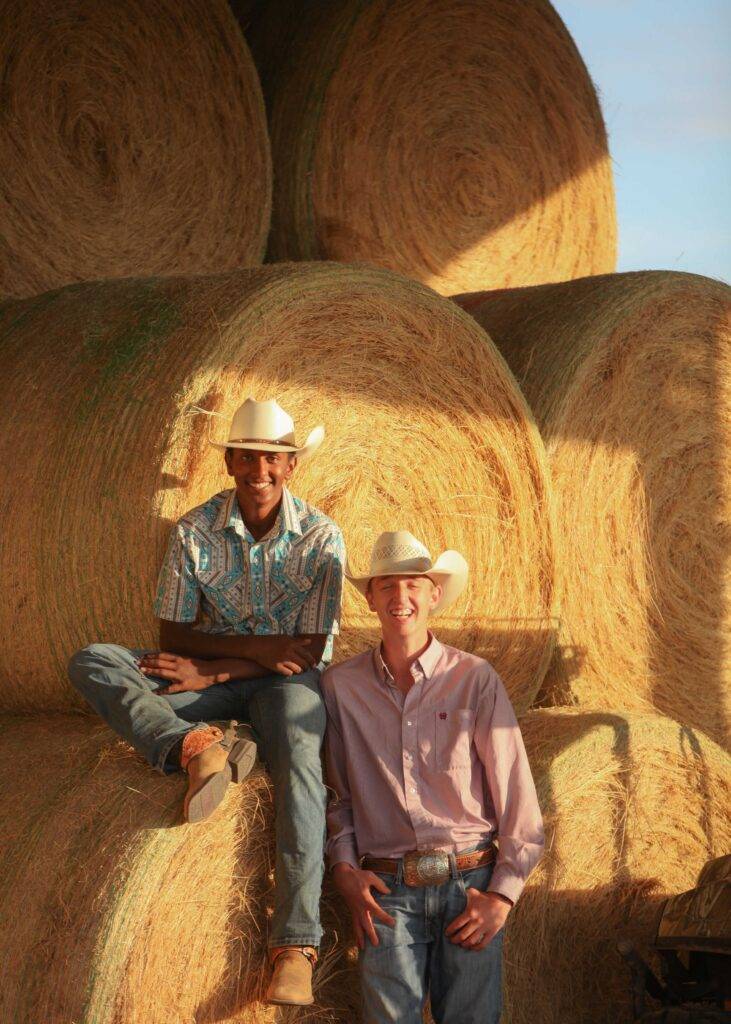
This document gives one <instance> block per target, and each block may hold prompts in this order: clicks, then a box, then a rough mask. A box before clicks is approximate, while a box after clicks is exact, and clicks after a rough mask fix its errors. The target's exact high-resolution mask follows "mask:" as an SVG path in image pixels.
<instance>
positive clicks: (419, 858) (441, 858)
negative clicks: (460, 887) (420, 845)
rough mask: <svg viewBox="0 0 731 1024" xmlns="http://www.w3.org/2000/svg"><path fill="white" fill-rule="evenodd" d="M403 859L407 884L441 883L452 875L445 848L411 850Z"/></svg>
mask: <svg viewBox="0 0 731 1024" xmlns="http://www.w3.org/2000/svg"><path fill="white" fill-rule="evenodd" d="M403 861H404V882H405V883H406V885H412V886H419V885H441V884H442V882H446V881H447V879H448V878H450V877H451V875H452V870H451V866H450V863H449V854H448V853H447V852H446V851H445V850H411V851H410V852H409V853H405V854H404V858H403Z"/></svg>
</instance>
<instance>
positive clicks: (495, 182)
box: [248, 0, 616, 294]
mask: <svg viewBox="0 0 731 1024" xmlns="http://www.w3.org/2000/svg"><path fill="white" fill-rule="evenodd" d="M248 37H249V41H250V44H251V47H252V53H253V54H254V59H255V61H256V62H257V66H258V68H259V72H260V75H261V80H262V87H263V89H264V95H265V99H266V101H267V108H268V111H269V124H270V133H271V138H272V157H273V162H274V167H275V176H274V178H275V180H274V190H275V192H274V207H273V214H272V217H273V219H272V233H271V236H270V244H269V256H270V258H272V259H335V260H346V261H349V260H363V261H366V262H368V263H372V264H375V265H377V266H382V267H387V268H389V269H391V270H397V271H399V272H400V273H403V274H406V275H408V276H410V277H413V278H415V279H417V280H420V281H423V282H424V283H426V284H429V285H430V286H431V287H433V288H435V289H436V290H437V291H439V292H441V293H442V294H450V293H452V292H455V291H459V290H462V291H465V290H468V289H470V288H478V287H479V288H484V287H494V288H495V287H505V286H517V285H527V284H537V283H542V282H544V281H560V280H566V279H567V278H573V277H579V276H582V275H584V274H593V273H603V272H606V271H611V270H613V269H614V266H615V256H616V253H615V250H616V225H615V212H614V192H613V184H612V173H611V166H610V160H609V155H608V151H607V140H606V134H605V130H604V124H603V121H602V117H601V112H600V109H599V104H598V102H597V98H596V94H595V92H594V88H593V86H592V83H591V80H590V78H589V75H588V73H587V71H586V68H585V66H584V64H583V61H582V60H581V57H580V55H579V53H578V51H577V50H576V47H575V45H574V43H573V41H572V39H571V37H570V35H569V34H568V32H567V30H566V28H565V26H564V25H563V23H562V22H561V19H560V18H559V17H558V15H557V14H556V12H555V11H554V10H553V8H552V7H551V5H550V4H549V3H548V2H547V0H526V2H523V3H521V4H520V5H519V8H517V9H516V6H515V3H514V2H513V0H489V2H485V0H406V2H402V3H398V4H393V3H389V2H388V0H336V2H335V3H328V4H323V3H319V2H317V0H309V2H306V3H304V4H303V3H301V2H295V0H276V2H270V3H267V4H265V5H260V7H259V8H258V10H255V12H254V14H253V16H252V25H251V29H250V31H249V36H248Z"/></svg>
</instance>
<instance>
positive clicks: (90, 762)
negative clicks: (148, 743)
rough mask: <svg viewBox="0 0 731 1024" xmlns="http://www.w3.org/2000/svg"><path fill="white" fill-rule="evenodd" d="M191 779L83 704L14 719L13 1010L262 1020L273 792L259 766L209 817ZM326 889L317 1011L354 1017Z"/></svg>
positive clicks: (5, 845)
mask: <svg viewBox="0 0 731 1024" xmlns="http://www.w3.org/2000/svg"><path fill="white" fill-rule="evenodd" d="M182 789H183V783H182V780H181V779H180V778H169V779H164V778H162V777H161V776H159V775H156V774H155V773H153V772H152V771H150V770H149V768H147V767H146V766H144V765H143V764H142V762H141V761H140V760H139V758H138V757H137V756H136V755H134V754H133V753H132V752H131V751H130V749H129V748H128V747H127V746H126V745H125V744H123V743H121V742H119V741H116V740H115V738H114V737H113V736H112V734H111V733H110V732H109V731H108V730H107V729H106V728H105V727H103V726H101V725H99V726H97V725H93V724H90V722H89V721H88V720H85V719H83V718H80V717H79V718H74V717H73V716H60V717H54V716H44V717H43V718H39V719H33V720H31V719H22V718H17V719H7V718H6V719H4V720H2V721H0V800H1V801H2V805H3V809H4V811H3V815H2V817H1V819H0V845H1V846H2V849H3V872H2V877H1V878H0V908H1V913H2V918H3V920H4V921H7V922H12V928H10V927H8V928H4V929H3V931H2V937H0V950H1V951H2V960H3V978H4V979H5V983H4V984H3V985H2V986H1V987H0V1018H1V1019H2V1020H3V1021H13V1022H14V1024H37V1022H38V1021H44V1022H49V1024H50V1022H54V1024H70V1022H72V1021H76V1022H78V1024H82V1022H85V1024H89V1022H91V1021H100V1020H103V1021H104V1022H105V1024H131V1022H133V1021H134V1022H139V1024H170V1022H171V1021H176V1022H178V1021H180V1022H183V1021H194V1020H197V1021H201V1020H211V1021H212V1020H215V1021H220V1022H224V1024H225V1022H231V1024H233V1022H234V1021H236V1022H238V1024H263V1022H264V1021H272V1020H273V1019H274V1009H273V1008H272V1009H270V1010H268V1011H267V1010H266V1009H265V1008H264V1007H263V1006H262V1004H261V1003H260V999H261V996H262V991H263V988H264V987H265V983H266V927H265V922H266V917H267V909H268V907H269V906H270V904H271V897H272V876H271V860H272V842H273V838H272V835H271V828H270V823H271V820H272V805H271V793H270V790H269V785H268V782H267V779H266V776H265V775H264V774H263V773H262V772H257V773H256V774H255V776H254V777H253V778H252V779H251V780H249V781H248V782H247V784H246V785H244V786H237V787H232V789H231V792H230V795H229V798H228V799H227V801H226V803H225V805H224V807H223V808H222V810H221V811H220V812H218V813H217V814H216V816H215V817H214V818H212V819H211V820H210V821H209V822H208V823H207V824H206V827H205V828H201V827H195V826H188V825H182V824H180V822H179V814H180V803H181V799H182ZM338 912H339V911H338V905H337V904H335V903H334V901H333V900H331V899H328V900H326V904H325V910H324V924H325V928H326V942H325V945H324V948H323V957H322V962H321V964H320V967H319V968H318V971H317V976H316V979H315V992H316V996H317V999H318V1011H319V1012H318V1017H317V1019H318V1021H320V1022H322V1024H334V1022H336V1021H342V1022H345V1021H348V1020H350V1021H352V1020H353V1019H354V1017H355V1016H356V1014H357V1011H356V1008H355V999H356V993H357V989H355V988H354V987H353V986H352V985H348V984H347V983H345V984H344V983H343V972H344V971H345V972H348V971H349V970H350V966H349V961H348V954H347V950H346V949H345V948H344V947H342V948H339V947H338V946H337V938H338V936H340V935H342V934H343V922H342V919H341V918H340V917H338Z"/></svg>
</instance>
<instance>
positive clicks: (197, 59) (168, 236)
mask: <svg viewBox="0 0 731 1024" xmlns="http://www.w3.org/2000/svg"><path fill="white" fill-rule="evenodd" d="M0 23H1V24H2V26H3V32H2V37H1V41H0V64H1V65H2V67H3V79H2V100H3V102H2V103H0V177H1V178H2V182H3V189H2V194H1V195H0V221H1V222H2V230H1V233H0V295H6V296H27V295H32V294H34V293H38V292H43V291H45V290H46V289H49V288H55V287H58V286H59V285H63V284H67V283H69V282H73V281H81V280H93V279H96V278H102V277H126V276H130V275H140V274H192V273H213V272H218V271H225V270H230V269H233V268H235V267H239V266H246V265H247V264H249V265H250V264H257V263H261V261H262V258H263V255H264V249H265V246H266V235H267V231H268V229H269V218H270V212H271V157H270V152H269V139H268V134H267V127H266V114H265V111H264V103H263V99H262V94H261V87H260V85H259V80H258V77H257V74H256V70H255V68H254V65H253V62H252V60H251V55H250V54H249V51H248V48H247V46H246V43H245V42H244V40H243V38H242V36H241V32H240V29H239V27H238V25H237V24H236V21H235V19H234V17H233V15H232V14H231V13H230V11H229V9H228V6H227V4H226V2H225V0H190V2H188V3H186V4H179V3H176V2H174V0H152V2H151V0H130V2H128V3H124V4H118V3H113V2H110V0H62V2H61V3H58V2H52V0H36V2H34V3H25V2H23V0H0Z"/></svg>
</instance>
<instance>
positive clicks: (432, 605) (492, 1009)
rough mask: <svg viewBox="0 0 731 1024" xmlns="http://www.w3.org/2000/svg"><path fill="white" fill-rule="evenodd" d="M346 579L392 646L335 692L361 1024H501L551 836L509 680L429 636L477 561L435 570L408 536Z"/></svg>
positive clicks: (338, 876)
mask: <svg viewBox="0 0 731 1024" xmlns="http://www.w3.org/2000/svg"><path fill="white" fill-rule="evenodd" d="M348 579H349V580H350V581H351V583H353V584H354V585H355V586H356V587H357V588H358V589H359V590H360V591H361V593H362V594H363V595H364V596H365V598H366V600H367V601H368V605H369V607H370V609H371V611H374V612H375V613H376V614H377V616H378V618H379V620H380V623H381V633H382V642H381V644H380V645H379V646H378V647H376V648H375V649H374V650H372V651H368V652H366V653H365V654H360V655H358V656H356V657H355V658H351V659H349V660H348V661H346V662H343V663H341V664H339V665H336V666H333V667H332V668H329V669H328V670H327V672H325V674H324V676H323V679H322V689H323V694H324V697H325V704H326V707H327V713H328V727H327V733H326V739H325V750H326V764H327V773H328V781H329V784H330V786H331V787H332V788H333V789H334V791H335V794H336V795H335V797H334V798H333V799H332V800H331V802H330V805H329V807H328V832H329V838H328V844H327V853H328V858H329V861H330V864H331V867H332V870H333V875H334V878H335V883H336V885H337V887H338V889H339V891H340V893H341V894H342V896H343V897H344V899H345V901H346V902H347V904H348V907H349V908H350V912H351V916H352V919H353V925H354V929H355V935H356V939H357V942H358V946H359V949H360V957H359V962H360V973H361V981H362V987H363V1000H364V1020H365V1022H366V1024H386V1022H388V1024H421V1021H422V1010H423V1007H424V1003H425V1001H426V998H427V995H430V996H431V1009H432V1014H433V1016H434V1020H435V1021H436V1022H437V1024H497V1022H498V1021H499V1018H500V1010H501V1003H502V1000H501V958H502V936H503V930H502V929H503V925H504V924H505V921H506V919H507V917H508V914H509V913H510V909H511V907H512V906H513V905H514V904H515V902H516V900H517V899H518V897H519V896H520V893H521V891H522V889H523V886H524V884H525V881H526V879H527V877H528V875H529V874H530V872H531V871H532V869H533V868H534V867H535V865H536V863H537V862H538V860H539V859H540V857H541V854H542V851H543V826H542V820H541V813H540V809H539V806H538V800H537V797H536V791H535V786H534V784H533V778H532V776H531V772H530V767H529V765H528V760H527V757H526V753H525V748H524V746H523V741H522V738H521V735H520V730H519V728H518V724H517V722H516V719H515V714H514V712H513V709H512V707H511V704H510V701H509V699H508V697H507V694H506V692H505V689H504V687H503V684H502V683H501V681H500V679H499V677H498V675H497V673H496V672H495V670H494V669H493V668H492V666H491V665H489V664H488V662H486V661H484V660H483V659H482V658H477V657H475V656H474V655H471V654H466V653H464V652H463V651H458V650H456V649H455V648H453V647H447V646H445V645H443V644H441V643H440V642H439V641H438V640H437V638H436V637H435V636H434V635H433V634H432V633H430V632H429V630H428V625H427V624H428V617H429V615H430V614H433V613H434V612H437V611H441V610H443V609H444V608H445V607H446V606H447V605H448V604H450V603H451V602H452V601H454V600H455V599H456V598H457V597H458V596H459V594H460V593H461V592H462V590H463V589H464V587H465V585H466V583H467V563H466V562H465V560H464V559H463V558H462V556H461V555H459V554H458V553H457V552H456V551H446V552H444V553H443V554H442V555H441V556H440V557H439V558H438V559H437V560H436V561H432V559H431V557H430V556H429V552H428V551H427V549H426V548H425V547H424V546H423V544H421V543H420V542H419V541H418V540H416V538H415V537H413V536H412V535H411V534H410V533H407V532H406V531H403V530H401V531H397V532H395V533H383V534H381V536H380V537H379V538H378V540H377V541H376V543H375V546H374V548H373V552H372V555H371V566H370V571H369V572H368V573H367V574H366V575H364V576H352V575H349V576H348ZM495 840H497V846H496V845H495Z"/></svg>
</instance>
